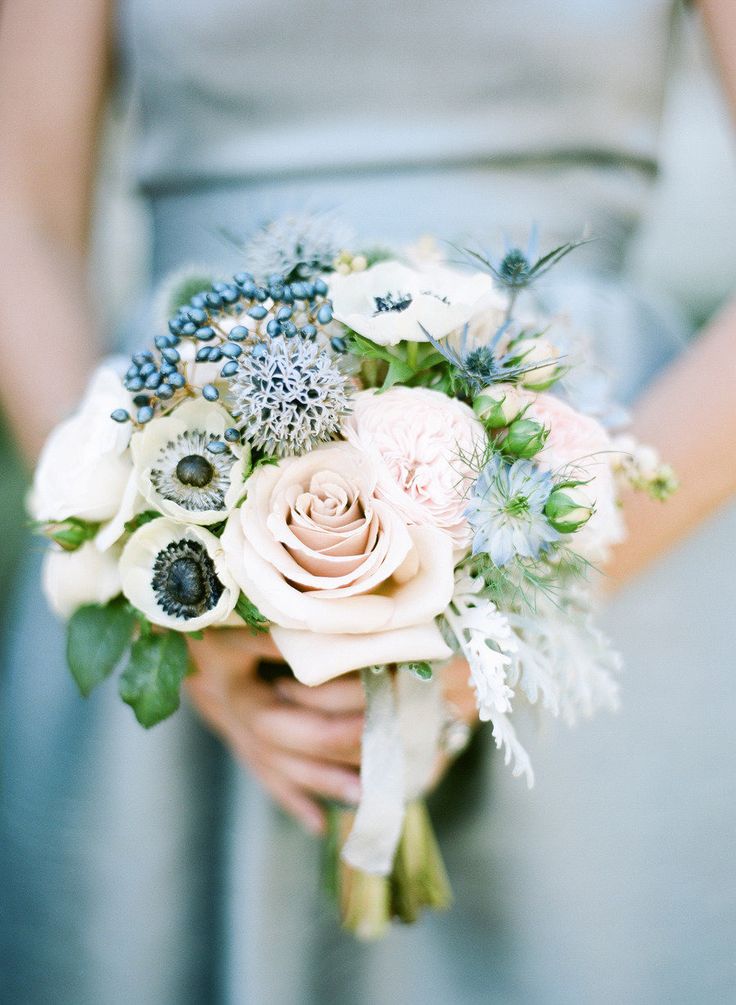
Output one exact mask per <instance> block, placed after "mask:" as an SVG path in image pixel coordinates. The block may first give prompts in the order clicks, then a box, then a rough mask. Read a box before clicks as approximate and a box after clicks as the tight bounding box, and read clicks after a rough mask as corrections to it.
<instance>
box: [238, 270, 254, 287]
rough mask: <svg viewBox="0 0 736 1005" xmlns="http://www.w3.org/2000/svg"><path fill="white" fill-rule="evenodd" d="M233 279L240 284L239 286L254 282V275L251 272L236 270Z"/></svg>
mask: <svg viewBox="0 0 736 1005" xmlns="http://www.w3.org/2000/svg"><path fill="white" fill-rule="evenodd" d="M233 281H234V282H236V283H237V284H238V286H245V284H246V283H252V282H253V276H252V275H251V274H250V272H236V273H235V275H234V276H233Z"/></svg>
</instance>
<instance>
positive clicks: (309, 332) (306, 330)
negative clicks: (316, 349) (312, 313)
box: [301, 325, 317, 339]
mask: <svg viewBox="0 0 736 1005" xmlns="http://www.w3.org/2000/svg"><path fill="white" fill-rule="evenodd" d="M301 333H302V335H303V336H304V338H310V339H311V338H315V337H316V335H317V329H316V328H315V326H314V325H304V327H303V328H302V329H301Z"/></svg>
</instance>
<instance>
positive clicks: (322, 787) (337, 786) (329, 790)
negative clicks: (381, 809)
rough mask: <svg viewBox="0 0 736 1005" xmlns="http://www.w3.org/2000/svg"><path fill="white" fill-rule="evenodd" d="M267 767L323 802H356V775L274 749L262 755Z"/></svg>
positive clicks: (348, 770) (354, 772) (358, 790)
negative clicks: (332, 800) (318, 797)
mask: <svg viewBox="0 0 736 1005" xmlns="http://www.w3.org/2000/svg"><path fill="white" fill-rule="evenodd" d="M264 756H265V757H266V758H267V760H268V764H269V766H270V767H272V768H273V769H274V770H275V771H277V772H278V774H280V775H282V776H283V777H284V778H286V779H287V780H288V781H289V782H291V783H292V784H293V785H295V786H296V787H297V788H299V789H305V790H306V791H308V792H313V793H314V794H315V795H317V796H321V797H322V798H323V799H337V800H339V801H340V802H344V803H350V804H351V805H357V804H358V802H359V800H360V778H359V776H358V772H357V771H354V770H350V769H349V768H344V767H340V766H338V765H337V764H332V763H330V762H328V761H318V760H313V759H312V758H310V757H302V756H298V755H294V754H288V753H285V752H284V751H282V750H279V749H277V748H274V749H273V750H271V751H269V752H268V753H267V754H265V755H264Z"/></svg>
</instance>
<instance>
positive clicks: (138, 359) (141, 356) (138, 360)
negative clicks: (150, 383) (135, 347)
mask: <svg viewBox="0 0 736 1005" xmlns="http://www.w3.org/2000/svg"><path fill="white" fill-rule="evenodd" d="M152 359H153V354H152V353H150V352H148V350H146V351H145V352H137V353H136V354H135V355H134V356H133V362H134V363H135V364H136V365H137V366H145V364H146V363H150V361H151V360H152Z"/></svg>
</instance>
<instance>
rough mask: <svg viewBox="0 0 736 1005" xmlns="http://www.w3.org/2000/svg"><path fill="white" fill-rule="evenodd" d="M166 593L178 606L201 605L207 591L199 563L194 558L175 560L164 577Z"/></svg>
mask: <svg viewBox="0 0 736 1005" xmlns="http://www.w3.org/2000/svg"><path fill="white" fill-rule="evenodd" d="M166 592H167V593H168V594H169V596H170V597H171V598H172V599H173V600H175V601H176V602H177V603H178V604H185V605H187V606H189V605H197V604H201V603H202V601H203V600H204V598H205V596H206V593H207V590H206V587H205V583H204V577H203V576H202V569H201V568H200V565H199V562H197V560H196V559H194V558H177V559H175V560H174V561H173V562H172V563H171V566H170V567H169V574H168V576H167V577H166Z"/></svg>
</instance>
